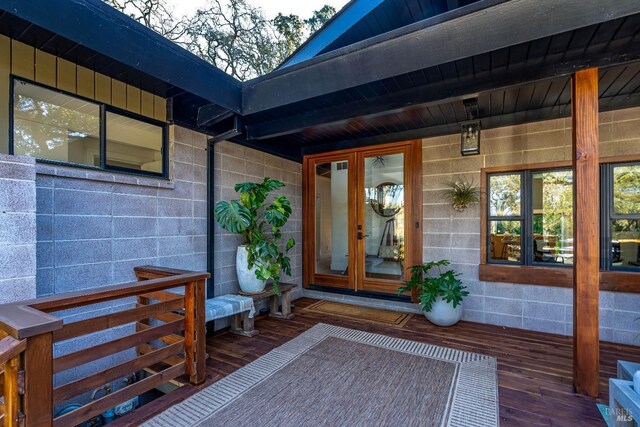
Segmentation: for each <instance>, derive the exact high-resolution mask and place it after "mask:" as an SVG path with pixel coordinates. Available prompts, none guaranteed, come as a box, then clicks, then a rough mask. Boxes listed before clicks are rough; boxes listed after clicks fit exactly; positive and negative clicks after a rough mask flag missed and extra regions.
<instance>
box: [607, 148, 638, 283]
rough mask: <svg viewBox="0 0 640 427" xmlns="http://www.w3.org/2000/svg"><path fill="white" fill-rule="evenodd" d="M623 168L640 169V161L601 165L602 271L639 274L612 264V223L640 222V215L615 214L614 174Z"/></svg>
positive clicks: (628, 268) (633, 269) (629, 268)
mask: <svg viewBox="0 0 640 427" xmlns="http://www.w3.org/2000/svg"><path fill="white" fill-rule="evenodd" d="M621 166H638V167H640V160H635V161H634V160H630V161H623V162H606V163H602V164H601V165H600V270H602V271H612V272H616V271H618V272H627V273H636V274H638V273H640V271H638V269H637V268H631V267H624V266H614V265H613V263H612V260H613V257H612V251H611V241H612V237H613V227H612V226H611V222H612V221H615V220H637V221H640V213H635V214H617V213H616V212H615V205H614V190H613V186H614V184H615V179H614V175H613V173H614V170H615V168H616V167H621Z"/></svg>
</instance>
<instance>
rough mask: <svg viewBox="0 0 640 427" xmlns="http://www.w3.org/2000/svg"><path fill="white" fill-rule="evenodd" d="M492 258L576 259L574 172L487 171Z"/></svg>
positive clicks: (528, 261) (525, 261) (530, 261)
mask: <svg viewBox="0 0 640 427" xmlns="http://www.w3.org/2000/svg"><path fill="white" fill-rule="evenodd" d="M487 185H488V192H487V197H488V200H487V208H488V212H487V219H488V222H487V238H488V241H487V245H488V248H487V259H488V261H489V262H490V263H496V264H515V265H518V264H519V265H552V266H566V265H571V264H573V178H572V172H571V171H570V170H566V169H559V170H539V171H523V172H514V173H503V174H490V175H488V183H487Z"/></svg>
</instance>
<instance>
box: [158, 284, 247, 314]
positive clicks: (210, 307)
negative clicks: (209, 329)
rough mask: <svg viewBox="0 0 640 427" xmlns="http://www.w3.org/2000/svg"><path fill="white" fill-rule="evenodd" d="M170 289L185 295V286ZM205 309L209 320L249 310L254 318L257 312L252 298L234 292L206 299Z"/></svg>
mask: <svg viewBox="0 0 640 427" xmlns="http://www.w3.org/2000/svg"><path fill="white" fill-rule="evenodd" d="M169 291H170V292H173V293H176V294H180V295H184V288H182V287H181V288H174V289H169ZM204 311H205V313H206V316H207V322H208V321H210V320H216V319H222V318H223V317H229V316H233V315H234V314H238V313H243V312H245V311H248V312H249V317H250V318H253V315H254V314H255V313H256V309H255V306H254V304H253V299H252V298H249V297H243V296H241V295H233V294H227V295H220V296H217V297H215V298H209V299H206V300H204Z"/></svg>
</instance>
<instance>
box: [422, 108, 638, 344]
mask: <svg viewBox="0 0 640 427" xmlns="http://www.w3.org/2000/svg"><path fill="white" fill-rule="evenodd" d="M638 129H640V108H631V109H625V110H617V111H613V112H606V113H601V114H600V154H601V156H602V157H605V156H614V155H627V154H638V155H640V134H639V133H638ZM481 141H482V144H481V153H480V155H477V156H470V157H462V156H461V155H460V136H459V135H458V134H456V135H448V136H442V137H435V138H428V139H424V140H423V145H422V146H423V153H422V160H423V165H422V167H423V204H424V206H423V217H424V218H423V257H424V260H425V261H426V260H436V259H448V260H451V262H452V268H454V269H455V270H457V271H459V272H461V273H462V278H463V281H464V283H465V284H466V285H467V287H468V288H469V290H470V292H471V295H469V297H467V299H466V300H465V314H464V318H465V319H467V320H470V321H475V322H482V323H490V324H495V325H502V326H511V327H516V328H524V329H531V330H536V331H543V332H551V333H558V334H566V335H571V334H572V333H573V324H572V321H573V320H572V319H573V312H572V310H573V307H572V291H571V290H570V289H563V288H556V287H550V286H532V285H522V284H512V283H491V282H482V281H480V280H478V277H479V276H478V265H479V263H480V244H481V243H480V227H481V224H480V208H479V206H473V207H470V208H469V209H467V210H465V211H464V212H456V211H455V210H454V209H453V208H451V206H450V205H449V204H448V203H447V202H446V201H445V200H444V199H443V198H442V195H441V191H442V190H443V189H444V188H445V185H444V184H445V183H446V182H448V181H455V180H457V179H460V178H461V177H466V178H468V179H472V180H474V182H475V183H476V184H479V182H480V170H481V169H482V168H485V167H487V168H488V167H496V166H509V165H520V164H528V163H541V162H551V161H560V160H570V159H571V119H557V120H550V121H544V122H535V123H528V124H524V125H518V126H508V127H503V128H497V129H488V130H483V131H482V135H481ZM637 318H640V295H639V294H628V293H614V292H600V333H601V339H602V340H605V341H612V342H617V343H626V344H636V345H637V344H638V340H636V339H635V336H636V335H637V334H638V332H640V321H635V319H637Z"/></svg>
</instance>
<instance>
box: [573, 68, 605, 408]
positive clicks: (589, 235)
mask: <svg viewBox="0 0 640 427" xmlns="http://www.w3.org/2000/svg"><path fill="white" fill-rule="evenodd" d="M571 89H572V90H571V94H572V99H571V105H572V117H573V127H572V129H573V182H574V193H573V201H574V203H573V250H574V262H573V385H574V387H575V390H576V392H577V393H580V394H586V395H588V396H592V397H597V396H598V385H599V380H600V370H599V368H600V366H599V364H600V354H599V352H600V342H599V320H598V318H599V316H598V298H599V270H600V262H599V260H600V256H599V240H600V233H599V231H600V224H599V215H598V213H599V205H600V191H599V188H600V186H599V169H598V167H599V165H598V161H599V159H598V69H597V68H591V69H588V70H584V71H578V72H577V73H575V74H574V75H573V76H572V79H571Z"/></svg>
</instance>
